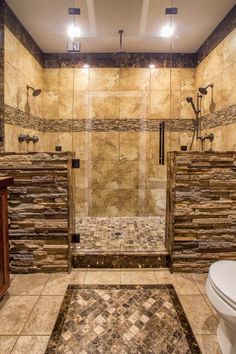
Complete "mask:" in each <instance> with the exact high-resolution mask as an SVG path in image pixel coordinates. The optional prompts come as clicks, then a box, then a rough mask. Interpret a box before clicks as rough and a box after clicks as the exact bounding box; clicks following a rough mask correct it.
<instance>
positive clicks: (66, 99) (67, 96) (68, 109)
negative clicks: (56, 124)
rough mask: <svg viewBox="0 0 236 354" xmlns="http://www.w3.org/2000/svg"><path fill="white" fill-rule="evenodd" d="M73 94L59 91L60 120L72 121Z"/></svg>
mask: <svg viewBox="0 0 236 354" xmlns="http://www.w3.org/2000/svg"><path fill="white" fill-rule="evenodd" d="M72 112H73V92H72V91H59V93H58V118H59V119H72Z"/></svg>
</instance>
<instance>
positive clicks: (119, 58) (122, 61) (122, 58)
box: [112, 30, 130, 65]
mask: <svg viewBox="0 0 236 354" xmlns="http://www.w3.org/2000/svg"><path fill="white" fill-rule="evenodd" d="M118 33H119V36H120V50H119V51H118V52H116V53H113V54H112V58H113V60H114V61H115V62H116V63H117V64H119V65H127V62H128V60H129V58H130V55H129V53H127V52H124V51H123V34H124V31H123V30H119V31H118Z"/></svg>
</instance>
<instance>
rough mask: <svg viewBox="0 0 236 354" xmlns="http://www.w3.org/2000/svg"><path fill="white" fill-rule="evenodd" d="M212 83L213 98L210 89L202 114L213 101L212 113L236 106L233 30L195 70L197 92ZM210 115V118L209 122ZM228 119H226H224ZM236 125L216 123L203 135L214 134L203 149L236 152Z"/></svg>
mask: <svg viewBox="0 0 236 354" xmlns="http://www.w3.org/2000/svg"><path fill="white" fill-rule="evenodd" d="M211 83H213V84H214V89H213V97H212V96H211V91H210V89H209V90H208V92H209V93H208V95H206V96H204V97H203V99H202V103H203V115H208V114H209V113H211V112H210V105H211V102H212V99H213V102H214V104H215V111H219V110H223V109H226V108H227V107H229V106H233V105H236V90H235V85H236V29H235V30H234V31H232V32H231V33H230V34H229V35H228V36H227V37H226V38H225V39H224V40H223V41H222V42H221V43H220V44H219V45H218V46H217V47H216V48H215V49H214V50H213V51H212V52H211V53H210V54H209V55H208V56H207V57H206V58H205V59H204V60H203V61H202V62H201V63H200V64H199V65H198V66H197V68H196V89H198V88H199V87H200V86H206V85H208V84H211ZM210 118H211V116H209V119H210ZM225 118H227V117H225ZM235 131H236V123H233V124H227V125H226V124H224V122H223V121H222V122H221V125H219V124H218V127H216V128H212V129H206V130H204V131H203V133H211V132H212V133H214V135H215V140H214V142H213V143H212V144H211V143H209V142H207V143H206V144H205V148H206V149H209V148H212V149H213V150H216V151H224V150H235V149H236V135H235Z"/></svg>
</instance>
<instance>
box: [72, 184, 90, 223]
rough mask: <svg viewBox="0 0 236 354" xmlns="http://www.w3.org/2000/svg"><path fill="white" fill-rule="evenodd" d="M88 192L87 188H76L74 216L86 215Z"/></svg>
mask: <svg viewBox="0 0 236 354" xmlns="http://www.w3.org/2000/svg"><path fill="white" fill-rule="evenodd" d="M88 204H89V192H88V189H80V188H76V191H75V213H76V217H79V216H88Z"/></svg>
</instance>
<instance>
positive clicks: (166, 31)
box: [161, 25, 175, 37]
mask: <svg viewBox="0 0 236 354" xmlns="http://www.w3.org/2000/svg"><path fill="white" fill-rule="evenodd" d="M174 31H175V30H174V28H173V26H169V25H167V26H165V27H163V28H162V30H161V37H171V36H172V35H173V33H174Z"/></svg>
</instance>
